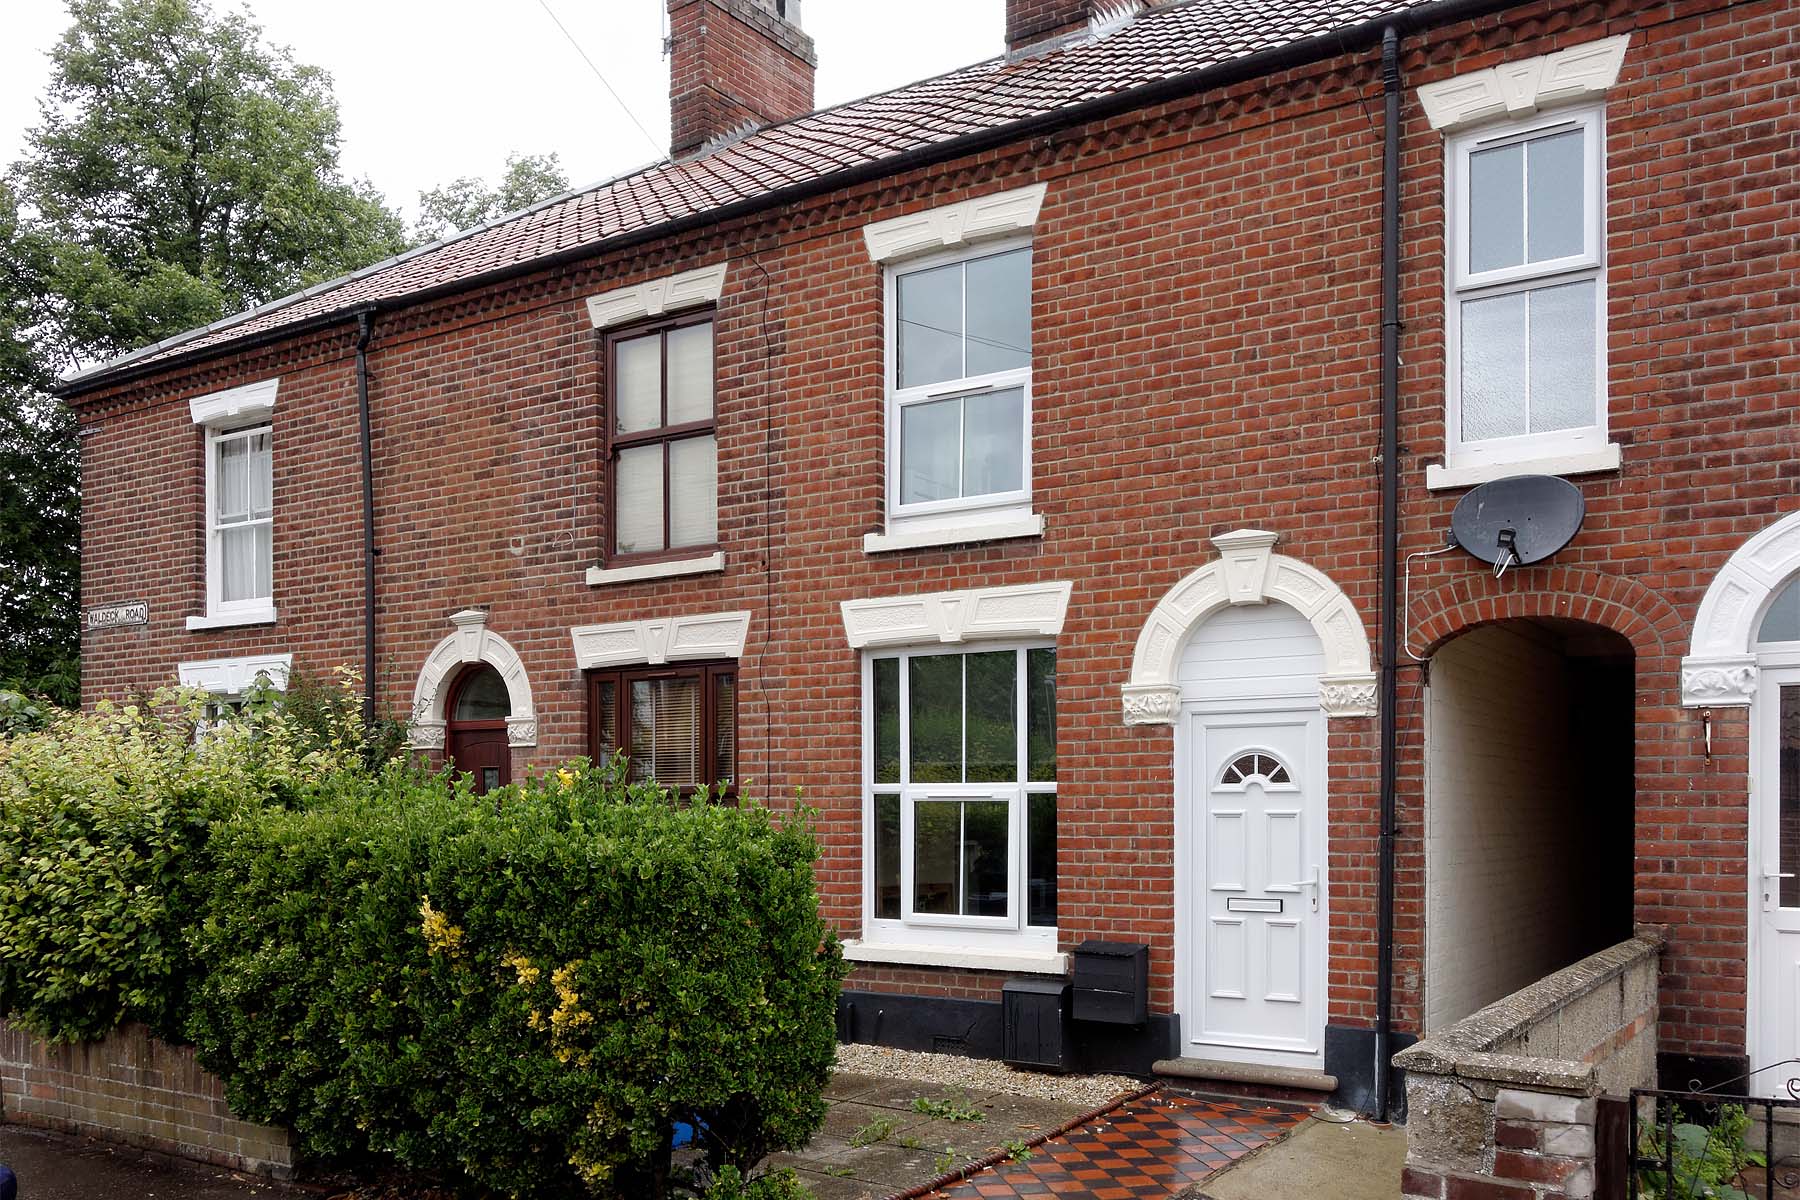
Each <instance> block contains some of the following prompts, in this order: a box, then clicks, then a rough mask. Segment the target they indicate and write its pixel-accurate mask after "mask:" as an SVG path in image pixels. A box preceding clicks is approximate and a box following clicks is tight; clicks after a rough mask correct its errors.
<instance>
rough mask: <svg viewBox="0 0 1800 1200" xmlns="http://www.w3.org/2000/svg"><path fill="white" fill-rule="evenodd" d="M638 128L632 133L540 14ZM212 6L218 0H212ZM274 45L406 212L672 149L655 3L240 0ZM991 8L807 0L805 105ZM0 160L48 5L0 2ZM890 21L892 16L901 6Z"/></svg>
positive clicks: (995, 24) (975, 36) (46, 36)
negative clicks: (318, 93) (813, 72)
mask: <svg viewBox="0 0 1800 1200" xmlns="http://www.w3.org/2000/svg"><path fill="white" fill-rule="evenodd" d="M545 3H547V4H548V5H549V8H550V10H551V11H552V12H554V13H555V15H556V16H557V17H558V18H560V19H561V21H562V23H563V25H565V26H567V28H568V31H569V33H570V34H572V35H573V36H574V40H575V41H576V42H578V43H579V44H580V46H581V49H582V50H585V51H586V52H587V55H588V57H589V58H591V59H593V61H594V64H595V66H597V67H598V68H599V70H600V72H601V74H603V75H604V76H605V77H606V79H607V81H608V82H610V83H611V84H612V86H613V87H614V88H615V89H617V91H618V93H619V95H620V96H622V97H623V98H624V100H625V103H626V104H627V105H628V106H629V107H630V109H631V111H632V112H633V113H634V114H635V115H636V117H637V119H638V121H640V122H642V124H643V125H644V126H645V128H646V129H648V131H649V133H650V135H651V138H654V142H653V141H652V140H651V138H647V137H645V135H644V133H642V132H640V131H639V129H638V128H637V126H636V125H634V124H633V123H632V121H631V119H630V118H629V117H627V116H626V115H625V114H624V113H622V112H621V111H620V109H619V105H618V104H617V102H615V101H614V100H613V98H612V97H611V96H610V95H609V94H608V93H607V90H606V88H605V87H604V86H603V85H602V84H601V82H600V80H599V79H597V78H596V77H595V75H594V72H593V71H592V70H590V69H589V67H588V65H587V63H585V62H583V61H582V57H581V54H580V53H578V52H577V50H576V49H575V47H574V46H572V45H571V44H570V41H569V39H568V38H567V37H565V36H564V35H563V33H562V31H561V30H559V29H558V28H557V27H556V24H555V23H554V22H553V21H552V20H551V17H550V16H549V15H548V14H546V12H545V9H544V7H543V4H545ZM214 7H215V10H217V11H223V10H225V9H227V8H229V7H233V5H232V4H230V3H227V2H226V0H215V5H214ZM245 7H248V8H249V9H250V11H251V12H252V13H253V14H254V16H255V18H256V20H257V21H258V22H259V23H260V24H261V25H262V26H263V28H264V30H265V31H266V36H267V37H268V39H269V40H270V41H273V42H275V43H278V44H285V45H287V46H290V47H292V49H293V52H294V57H295V58H296V59H297V60H298V61H300V62H307V63H313V64H315V65H317V66H321V67H323V68H325V69H326V70H327V71H329V72H330V73H331V75H332V78H333V80H334V81H335V84H336V91H337V97H338V103H339V106H340V109H341V111H342V113H343V121H344V135H343V167H344V171H345V173H346V174H347V175H349V176H351V177H357V176H366V177H367V178H368V179H370V180H371V181H373V182H374V184H375V186H376V187H377V188H379V189H381V191H382V192H384V193H385V194H386V195H387V198H388V202H389V203H390V204H393V205H395V206H397V207H400V208H401V209H403V210H404V211H405V212H406V213H407V214H408V216H409V217H410V216H412V215H413V214H414V211H415V209H416V207H417V202H418V194H419V192H420V191H423V190H425V189H428V188H431V187H434V186H436V185H437V184H440V183H443V182H446V181H448V180H451V179H454V178H456V177H458V176H462V175H477V176H481V177H483V178H486V179H493V178H494V177H495V176H497V175H498V174H499V172H500V170H501V169H502V164H503V163H504V162H505V159H506V156H507V155H508V154H510V153H521V154H545V153H550V152H552V151H554V152H555V153H557V154H558V155H560V156H561V158H562V165H563V167H564V169H565V170H566V171H567V172H568V175H569V178H570V179H571V180H572V181H573V182H574V183H575V184H577V185H581V184H585V183H593V182H596V181H598V180H601V179H605V178H607V177H609V176H612V175H616V174H619V173H620V172H622V171H627V170H630V169H631V168H633V167H636V166H640V165H642V164H644V163H646V162H649V161H651V160H653V159H656V158H659V157H661V156H662V155H663V154H664V153H665V152H666V151H667V149H668V129H669V98H668V91H669V77H668V64H667V62H666V61H665V60H664V59H663V57H662V36H663V7H664V0H249V3H248V4H247V5H246V6H245ZM1003 7H1004V2H1003V0H903V2H901V3H895V2H892V0H805V7H804V10H803V11H804V21H805V26H806V30H807V32H808V33H810V34H812V36H813V39H814V41H815V42H816V43H817V45H818V50H819V75H818V102H819V104H820V106H824V105H829V104H835V103H838V102H840V101H843V100H849V99H853V98H855V97H857V96H864V95H868V94H869V93H871V92H877V91H882V90H884V89H887V88H891V87H894V86H897V85H899V84H902V83H907V82H910V81H912V80H914V79H921V78H924V77H925V76H928V75H935V74H938V73H939V72H942V71H946V70H949V69H951V68H953V67H960V66H963V65H965V64H967V63H971V62H975V61H977V60H979V59H982V58H986V57H988V56H990V55H993V54H996V53H998V52H999V51H1000V49H1001V48H1002V46H1001V42H1002V15H1001V13H1002V9H1003ZM0 8H4V10H5V16H4V17H0V25H3V27H4V36H0V163H11V162H12V161H14V160H15V159H16V158H17V157H18V156H19V154H20V152H21V150H22V149H23V146H24V134H25V131H26V130H27V129H28V128H30V127H31V126H32V125H35V124H36V123H37V120H38V97H39V95H40V93H41V92H42V90H43V87H44V82H45V80H46V79H47V77H48V74H49V60H48V59H47V58H46V57H45V52H46V51H47V50H48V49H49V48H50V47H51V46H52V45H53V44H54V43H55V42H56V40H57V38H58V37H60V36H61V34H62V31H63V30H64V28H65V27H66V26H67V24H68V16H67V13H66V12H65V10H64V8H63V4H62V0H0ZM900 13H904V14H905V19H904V20H902V19H898V16H897V14H900Z"/></svg>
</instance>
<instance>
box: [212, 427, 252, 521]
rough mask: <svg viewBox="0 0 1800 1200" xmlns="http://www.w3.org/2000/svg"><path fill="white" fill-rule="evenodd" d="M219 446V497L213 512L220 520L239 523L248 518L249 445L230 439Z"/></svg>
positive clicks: (216, 482)
mask: <svg viewBox="0 0 1800 1200" xmlns="http://www.w3.org/2000/svg"><path fill="white" fill-rule="evenodd" d="M218 446H219V467H218V475H217V477H216V479H215V481H214V482H215V484H216V485H217V487H218V493H219V494H218V496H217V497H216V498H215V501H214V503H215V505H216V509H215V511H216V512H217V513H218V516H219V519H220V520H233V521H241V520H243V519H244V518H245V517H248V516H249V515H250V444H249V442H248V441H247V440H246V439H244V438H241V437H240V438H231V439H230V440H228V441H223V442H220V443H219V444H218Z"/></svg>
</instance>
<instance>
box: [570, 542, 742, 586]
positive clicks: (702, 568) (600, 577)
mask: <svg viewBox="0 0 1800 1200" xmlns="http://www.w3.org/2000/svg"><path fill="white" fill-rule="evenodd" d="M724 569H725V552H724V551H723V550H720V551H716V552H715V553H712V554H708V555H706V556H705V557H704V558H679V559H675V560H674V561H672V562H653V563H640V564H638V565H637V566H634V567H589V568H588V570H587V585H588V586H589V587H605V586H606V585H607V584H609V583H636V582H638V581H639V580H643V579H673V578H675V577H677V576H680V575H709V574H711V573H712V572H714V571H723V570H724Z"/></svg>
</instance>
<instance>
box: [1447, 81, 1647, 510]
mask: <svg viewBox="0 0 1800 1200" xmlns="http://www.w3.org/2000/svg"><path fill="white" fill-rule="evenodd" d="M1577 128H1579V129H1581V130H1582V131H1583V132H1584V135H1585V136H1584V138H1583V148H1584V154H1585V159H1584V164H1583V173H1584V176H1585V187H1584V188H1583V208H1584V211H1583V214H1582V230H1583V236H1584V242H1585V245H1584V247H1583V249H1582V252H1581V253H1579V254H1573V255H1567V256H1565V257H1563V258H1558V259H1553V260H1550V261H1547V262H1537V263H1527V264H1521V265H1519V266H1513V267H1505V268H1499V269H1495V270H1489V271H1472V270H1470V269H1469V261H1468V260H1469V250H1470V247H1469V242H1470V239H1469V237H1468V226H1469V220H1470V211H1469V199H1470V187H1469V160H1470V157H1471V156H1472V155H1473V154H1474V153H1476V152H1477V151H1481V150H1489V149H1494V148H1497V147H1501V146H1506V145H1511V144H1515V143H1521V142H1526V141H1531V140H1533V139H1535V138H1538V137H1542V136H1544V135H1545V134H1547V133H1550V132H1552V131H1557V130H1563V129H1577ZM1444 156H1445V158H1444V178H1445V205H1444V208H1445V213H1446V215H1447V224H1448V228H1447V229H1446V231H1445V239H1444V242H1445V255H1446V263H1445V271H1444V348H1445V369H1444V385H1445V397H1446V403H1445V412H1444V467H1443V468H1439V469H1436V470H1435V471H1434V472H1428V479H1427V482H1428V483H1430V484H1432V485H1434V486H1444V487H1454V486H1462V485H1466V484H1469V483H1478V482H1483V481H1485V480H1486V479H1490V478H1499V477H1500V476H1502V475H1506V474H1516V473H1518V470H1524V469H1530V468H1534V467H1535V468H1537V469H1539V470H1545V471H1548V472H1550V473H1555V474H1573V473H1578V472H1581V471H1592V470H1607V469H1611V468H1614V467H1617V466H1618V464H1619V452H1618V447H1617V446H1615V445H1612V444H1610V443H1609V442H1608V440H1607V406H1608V388H1607V371H1606V363H1607V353H1606V350H1607V328H1606V296H1607V282H1606V122H1605V110H1604V106H1602V105H1598V104H1593V105H1584V106H1581V107H1578V108H1565V109H1558V110H1556V111H1553V112H1548V113H1543V114H1539V115H1537V116H1534V117H1532V118H1530V119H1529V120H1523V121H1513V122H1507V123H1503V124H1495V125H1483V126H1481V127H1479V128H1477V129H1474V130H1471V131H1469V132H1466V133H1460V134H1456V135H1453V136H1451V137H1450V138H1448V139H1447V140H1446V141H1445V145H1444ZM1587 280H1592V281H1593V282H1594V285H1595V286H1594V304H1595V314H1594V334H1595V336H1594V380H1595V389H1594V391H1595V394H1594V421H1593V423H1592V424H1590V425H1586V426H1582V427H1580V428H1576V429H1562V430H1555V431H1552V432H1548V433H1525V434H1519V435H1516V436H1512V437H1503V438H1486V439H1482V440H1480V441H1472V442H1465V441H1464V440H1463V438H1462V306H1463V304H1464V303H1466V302H1468V301H1471V300H1481V299H1486V298H1488V297H1492V296H1501V295H1507V294H1510V293H1517V292H1524V291H1535V290H1538V289H1542V288H1546V287H1555V286H1559V285H1562V284H1570V283H1580V282H1585V281H1587ZM1514 468H1517V470H1515V469H1514Z"/></svg>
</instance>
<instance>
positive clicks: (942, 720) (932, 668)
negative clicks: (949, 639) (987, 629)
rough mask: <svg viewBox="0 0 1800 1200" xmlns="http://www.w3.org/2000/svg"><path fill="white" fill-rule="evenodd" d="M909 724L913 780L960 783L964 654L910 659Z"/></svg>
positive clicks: (908, 684) (961, 776)
mask: <svg viewBox="0 0 1800 1200" xmlns="http://www.w3.org/2000/svg"><path fill="white" fill-rule="evenodd" d="M908 666H909V668H910V670H909V672H908V678H907V687H908V690H909V693H910V694H909V696H908V701H909V704H908V709H909V711H908V713H907V718H908V724H909V725H910V726H911V732H912V736H911V739H910V741H911V743H912V745H911V752H912V779H911V782H913V783H961V782H962V778H963V771H962V737H963V727H962V656H961V655H957V654H928V655H922V656H920V657H918V658H913V659H909V660H908Z"/></svg>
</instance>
